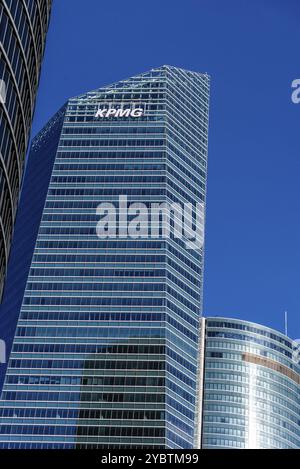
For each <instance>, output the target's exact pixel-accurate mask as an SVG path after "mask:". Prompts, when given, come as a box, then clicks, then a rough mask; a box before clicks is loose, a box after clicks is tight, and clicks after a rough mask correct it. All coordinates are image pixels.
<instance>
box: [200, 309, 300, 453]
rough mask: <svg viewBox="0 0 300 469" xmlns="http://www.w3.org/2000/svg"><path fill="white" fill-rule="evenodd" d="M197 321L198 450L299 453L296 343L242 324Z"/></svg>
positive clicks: (221, 320) (224, 320)
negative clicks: (199, 328)
mask: <svg viewBox="0 0 300 469" xmlns="http://www.w3.org/2000/svg"><path fill="white" fill-rule="evenodd" d="M201 322H202V336H204V338H205V339H204V340H203V341H202V347H201V349H202V350H201V354H200V356H201V361H202V365H201V366H200V370H202V375H201V381H202V384H201V386H200V388H201V391H202V395H201V400H202V403H201V406H200V408H201V409H202V412H201V415H200V419H201V420H202V432H200V433H202V435H201V438H200V439H201V447H202V448H204V449H212V448H219V449H220V448H251V449H262V448H264V449H292V448H298V449H299V448H300V365H299V350H300V349H299V343H298V342H296V341H293V340H292V339H290V338H288V337H287V336H285V335H284V334H281V333H280V332H277V331H275V330H273V329H270V328H268V327H264V326H261V325H258V324H254V323H251V322H247V321H240V320H236V319H228V318H219V317H215V318H207V319H205V320H204V319H202V321H201Z"/></svg>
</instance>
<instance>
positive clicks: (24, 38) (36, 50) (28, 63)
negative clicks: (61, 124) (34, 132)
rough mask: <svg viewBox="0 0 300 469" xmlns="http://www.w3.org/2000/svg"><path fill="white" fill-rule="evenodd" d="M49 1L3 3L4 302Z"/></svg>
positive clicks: (0, 195)
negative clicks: (5, 283) (6, 277)
mask: <svg viewBox="0 0 300 469" xmlns="http://www.w3.org/2000/svg"><path fill="white" fill-rule="evenodd" d="M50 9H51V1H46V0H20V1H16V0H1V1H0V92H1V96H0V98H1V99H0V163H1V164H0V171H1V172H0V297H1V295H2V292H3V286H4V280H5V276H6V270H7V265H8V259H9V253H10V246H11V241H12V233H13V229H14V221H15V216H16V210H17V206H18V200H19V194H20V189H21V183H22V176H23V169H24V161H25V154H26V149H27V145H28V139H29V135H30V129H31V122H32V117H33V112H34V105H35V98H36V93H37V89H38V83H39V75H40V68H41V62H42V57H43V53H44V47H45V40H46V33H47V29H48V24H49V16H50Z"/></svg>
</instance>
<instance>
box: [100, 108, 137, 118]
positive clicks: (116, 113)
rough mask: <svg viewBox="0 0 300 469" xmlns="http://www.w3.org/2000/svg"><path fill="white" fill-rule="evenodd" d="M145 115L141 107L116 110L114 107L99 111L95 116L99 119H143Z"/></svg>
mask: <svg viewBox="0 0 300 469" xmlns="http://www.w3.org/2000/svg"><path fill="white" fill-rule="evenodd" d="M143 114H144V109H142V108H140V107H136V108H127V109H116V108H114V107H110V108H102V109H98V111H97V112H96V114H95V117H97V118H102V119H103V118H104V117H141V116H142V115H143Z"/></svg>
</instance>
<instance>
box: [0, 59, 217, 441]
mask: <svg viewBox="0 0 300 469" xmlns="http://www.w3.org/2000/svg"><path fill="white" fill-rule="evenodd" d="M208 96H209V78H208V76H207V75H206V74H200V73H195V72H189V71H185V70H181V69H178V68H174V67H169V66H163V67H161V68H157V69H154V70H151V71H150V72H147V73H144V74H141V75H138V76H135V77H132V78H130V79H128V80H123V81H121V82H118V83H116V84H114V85H111V86H108V87H105V88H101V89H98V90H96V91H93V92H89V93H87V94H85V95H82V96H79V97H76V98H73V99H70V100H69V101H68V103H67V106H66V109H65V111H63V123H62V128H61V131H60V135H59V142H58V145H57V147H56V148H55V153H56V154H55V161H54V165H53V170H52V175H51V179H50V184H49V188H48V192H47V197H46V201H45V205H44V209H43V214H42V218H41V223H40V226H39V231H38V236H37V241H36V244H35V249H34V253H33V258H32V262H31V267H30V271H29V275H28V280H27V284H26V289H25V294H24V299H23V302H22V306H21V312H20V316H19V321H18V326H17V331H16V334H15V338H14V343H13V348H12V353H11V357H10V361H9V364H8V369H7V374H6V379H5V384H4V388H3V394H2V401H1V402H0V423H1V425H0V445H1V447H5V448H7V447H11V448H28V449H29V448H137V447H141V448H193V447H194V445H195V424H196V420H197V419H196V398H197V376H198V353H199V318H200V316H201V307H202V270H203V250H202V248H201V249H200V250H193V249H187V247H186V243H185V242H184V240H183V239H177V238H176V237H174V236H171V237H169V238H162V237H157V238H153V237H151V236H149V233H147V234H146V236H143V237H138V238H133V237H130V236H127V235H124V233H122V230H121V228H118V230H117V231H116V233H115V235H114V236H111V237H108V238H107V239H99V238H98V236H97V232H96V227H97V223H98V222H99V214H97V212H96V211H97V207H98V206H99V204H100V203H102V202H104V203H110V204H114V205H115V206H118V203H119V197H120V196H123V197H124V196H127V198H128V204H130V203H143V204H145V206H146V207H147V208H148V207H150V205H151V204H152V203H162V202H164V203H167V202H169V203H171V202H176V203H178V204H183V203H186V202H190V203H192V204H193V205H194V204H196V203H201V204H204V203H205V188H206V162H207V133H208ZM107 110H110V111H109V112H107ZM56 135H57V134H56ZM51 141H52V139H51V138H50V139H49V138H48V127H46V128H45V129H44V130H43V131H42V132H41V133H40V134H39V135H38V136H37V138H36V139H35V144H34V148H38V149H39V150H38V151H39V152H40V154H41V155H42V154H44V153H45V154H47V152H48V153H49V144H50V142H51ZM54 147H55V145H52V148H51V151H50V152H52V151H54ZM123 210H124V208H123V209H122V210H121V209H120V206H119V208H118V217H119V219H121V218H122V216H123V214H124V212H123ZM173 221H174V220H173Z"/></svg>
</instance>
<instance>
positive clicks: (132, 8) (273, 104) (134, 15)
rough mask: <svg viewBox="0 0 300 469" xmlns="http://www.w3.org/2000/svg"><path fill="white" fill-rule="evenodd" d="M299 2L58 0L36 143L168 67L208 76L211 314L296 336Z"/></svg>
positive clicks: (207, 300)
mask: <svg viewBox="0 0 300 469" xmlns="http://www.w3.org/2000/svg"><path fill="white" fill-rule="evenodd" d="M299 20H300V2H299V0H251V2H250V1H249V0H227V1H226V2H225V1H224V0H185V1H182V0H163V1H162V0H152V1H151V2H142V1H140V0H139V1H138V0H126V1H124V0H123V1H121V0H115V1H113V2H100V1H99V0H85V1H84V2H83V1H82V0H63V1H62V0H54V7H53V12H52V21H51V26H50V30H49V35H48V42H47V48H46V54H45V60H44V64H43V72H42V77H41V83H40V89H39V96H38V101H37V106H36V113H35V119H34V124H33V135H34V134H35V133H36V132H37V131H38V130H39V129H40V128H41V127H42V126H43V125H44V123H45V122H46V121H47V120H48V118H50V117H51V116H52V115H53V114H54V113H55V112H56V110H57V109H58V108H59V107H60V106H61V105H62V104H63V103H64V102H65V101H66V100H67V98H68V97H71V96H75V95H78V94H80V93H83V92H85V91H89V90H92V89H95V88H98V87H100V86H103V85H105V84H109V83H111V82H115V81H118V80H120V79H122V78H126V77H128V76H131V75H135V74H137V73H140V72H143V71H146V70H148V69H150V68H152V67H156V66H159V65H162V64H170V65H175V66H179V67H183V68H187V69H191V70H196V71H199V72H208V73H209V74H210V75H211V78H212V83H211V85H212V88H211V111H210V134H209V175H208V199H207V230H206V265H205V288H204V293H205V297H204V306H205V313H206V314H207V315H225V316H232V317H240V318H244V319H247V320H252V321H256V322H261V323H265V324H267V325H270V326H272V327H275V328H277V329H280V330H282V329H283V323H284V320H283V319H284V310H285V309H287V310H288V312H289V334H290V335H291V336H293V337H295V338H297V337H300V314H299V313H300V184H299V181H300V138H299V135H300V104H298V105H295V104H293V103H292V101H291V82H292V80H294V79H295V78H300V66H299V44H300V27H299Z"/></svg>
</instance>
